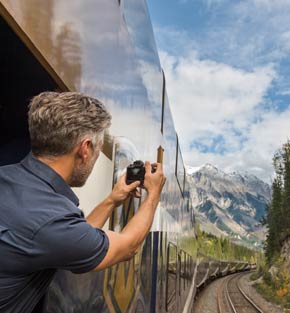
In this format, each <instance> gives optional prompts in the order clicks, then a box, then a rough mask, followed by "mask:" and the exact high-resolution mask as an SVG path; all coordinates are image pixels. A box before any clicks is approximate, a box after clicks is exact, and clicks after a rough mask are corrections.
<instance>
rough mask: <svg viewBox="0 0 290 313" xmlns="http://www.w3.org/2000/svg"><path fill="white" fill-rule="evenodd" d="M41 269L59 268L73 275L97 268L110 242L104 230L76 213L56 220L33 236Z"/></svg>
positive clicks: (35, 259) (35, 260)
mask: <svg viewBox="0 0 290 313" xmlns="http://www.w3.org/2000/svg"><path fill="white" fill-rule="evenodd" d="M34 244H35V248H36V250H37V251H38V253H37V255H36V256H35V257H34V262H33V263H35V262H36V266H38V267H39V269H43V268H58V269H65V270H70V271H72V272H73V273H85V272H89V271H91V270H92V269H94V268H95V267H96V266H97V265H98V264H99V263H100V262H101V261H102V260H103V258H104V257H105V255H106V253H107V251H108V247H109V240H108V237H107V235H106V234H105V232H104V231H102V230H101V229H98V228H93V227H92V226H91V225H90V224H88V223H87V221H86V220H85V219H84V218H83V217H80V216H77V215H76V214H72V215H66V216H62V217H59V218H56V219H54V220H52V221H50V222H49V223H47V224H46V225H45V226H43V227H42V228H40V229H39V230H38V232H37V233H36V234H35V236H34Z"/></svg>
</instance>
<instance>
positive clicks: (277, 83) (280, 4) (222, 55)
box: [147, 0, 290, 182]
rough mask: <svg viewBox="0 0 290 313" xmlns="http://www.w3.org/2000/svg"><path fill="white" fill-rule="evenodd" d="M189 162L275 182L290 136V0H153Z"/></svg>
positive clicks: (161, 51)
mask: <svg viewBox="0 0 290 313" xmlns="http://www.w3.org/2000/svg"><path fill="white" fill-rule="evenodd" d="M147 4H148V8H149V12H150V15H151V20H152V24H153V29H154V33H155V39H156V43H157V47H158V51H159V57H160V61H161V66H162V68H163V70H164V72H165V76H166V83H167V94H168V97H169V102H170V106H171V110H172V113H173V118H174V123H175V127H176V130H177V133H178V135H179V140H180V143H181V150H182V154H183V158H184V161H185V164H187V165H190V166H194V167H198V166H201V165H203V164H204V163H211V164H213V165H215V166H217V167H219V168H220V169H222V170H224V171H226V172H232V171H239V172H248V173H252V174H254V175H256V176H258V177H259V178H261V179H263V180H265V181H268V182H270V181H271V179H272V178H273V166H272V158H273V155H274V153H275V152H276V151H277V149H279V148H281V146H282V144H283V143H285V142H286V141H287V139H288V138H290V79H289V76H290V66H289V65H290V0H243V1H239V0H147Z"/></svg>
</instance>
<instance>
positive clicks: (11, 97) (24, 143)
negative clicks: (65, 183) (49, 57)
mask: <svg viewBox="0 0 290 313" xmlns="http://www.w3.org/2000/svg"><path fill="white" fill-rule="evenodd" d="M0 34H1V42H2V44H1V46H0V73H1V94H0V166H2V165H7V164H11V163H17V162H19V161H20V160H21V159H22V158H23V157H24V156H25V155H26V154H27V153H28V152H29V150H30V143H29V133H28V124H27V107H28V103H29V101H30V99H31V98H32V97H33V96H34V95H37V94H38V93H40V92H41V91H46V90H56V89H57V88H58V86H57V84H56V83H55V81H54V80H53V79H52V78H51V76H50V75H49V74H48V73H47V71H46V70H45V69H44V67H43V66H42V65H41V64H40V62H39V61H38V60H37V59H36V58H35V56H34V55H33V54H32V53H31V51H30V50H29V49H28V48H27V47H26V45H25V44H24V43H23V42H22V40H21V39H20V38H19V37H18V35H17V34H16V33H15V32H14V31H13V30H12V28H11V27H10V26H9V25H8V23H7V22H6V21H5V19H4V18H3V16H0Z"/></svg>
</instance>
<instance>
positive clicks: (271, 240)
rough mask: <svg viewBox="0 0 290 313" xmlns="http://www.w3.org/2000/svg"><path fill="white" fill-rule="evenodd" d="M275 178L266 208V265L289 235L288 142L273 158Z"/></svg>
mask: <svg viewBox="0 0 290 313" xmlns="http://www.w3.org/2000/svg"><path fill="white" fill-rule="evenodd" d="M273 164H274V168H275V172H276V177H275V178H274V180H273V184H272V199H271V202H270V203H269V205H268V207H267V216H266V219H265V221H266V224H267V228H268V235H267V240H266V243H265V255H266V260H267V263H268V264H272V263H273V261H274V260H275V258H276V256H279V253H280V250H281V246H282V242H283V240H285V238H286V236H288V235H289V234H290V141H289V140H288V141H287V143H285V144H284V145H283V147H282V149H280V150H279V151H278V152H277V153H276V154H275V156H274V158H273Z"/></svg>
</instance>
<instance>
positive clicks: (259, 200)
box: [187, 164, 271, 246]
mask: <svg viewBox="0 0 290 313" xmlns="http://www.w3.org/2000/svg"><path fill="white" fill-rule="evenodd" d="M187 176H188V180H189V183H190V188H191V194H192V201H193V206H194V208H195V211H196V216H197V219H198V220H199V222H200V224H201V227H202V229H204V230H205V231H207V232H211V233H214V234H215V235H218V236H220V235H223V236H230V237H232V238H233V239H234V240H236V241H242V242H244V243H247V244H253V245H256V246H260V245H261V240H263V239H264V237H265V229H264V228H263V227H262V226H261V225H260V224H259V221H260V219H261V217H263V216H264V215H265V208H266V204H267V203H268V202H269V199H270V197H271V189H270V186H269V185H268V184H266V183H265V182H263V181H262V180H260V179H259V178H257V177H256V176H254V175H249V174H244V175H242V174H239V173H235V172H234V173H231V174H227V173H224V172H223V171H221V170H219V169H217V168H216V167H214V166H212V165H210V164H206V165H204V166H202V167H201V168H199V169H198V170H196V169H194V168H190V167H187Z"/></svg>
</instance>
